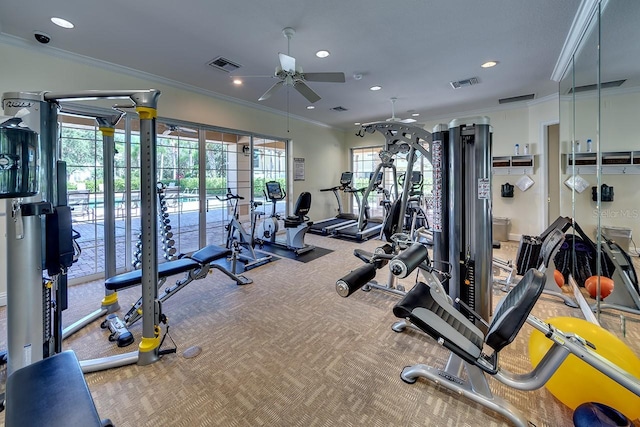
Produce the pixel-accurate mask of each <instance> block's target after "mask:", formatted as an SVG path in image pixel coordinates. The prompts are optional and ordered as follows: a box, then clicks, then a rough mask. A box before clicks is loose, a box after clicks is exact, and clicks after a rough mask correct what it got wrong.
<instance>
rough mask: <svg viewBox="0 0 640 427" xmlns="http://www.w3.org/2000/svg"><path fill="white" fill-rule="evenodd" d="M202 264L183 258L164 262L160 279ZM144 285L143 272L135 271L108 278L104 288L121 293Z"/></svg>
mask: <svg viewBox="0 0 640 427" xmlns="http://www.w3.org/2000/svg"><path fill="white" fill-rule="evenodd" d="M199 266H200V264H198V263H197V262H196V261H194V260H192V259H191V258H181V259H177V260H175V261H168V262H163V263H162V264H159V265H158V277H169V276H173V275H174V274H180V273H184V272H185V271H189V270H192V269H194V268H198V267H199ZM140 283H142V270H133V271H129V272H127V273H123V274H118V275H117V276H113V277H110V278H108V279H107V280H106V281H105V282H104V287H105V288H107V289H109V290H110V291H119V290H121V289H125V288H129V287H131V286H135V285H139V284H140Z"/></svg>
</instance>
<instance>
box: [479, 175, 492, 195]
mask: <svg viewBox="0 0 640 427" xmlns="http://www.w3.org/2000/svg"><path fill="white" fill-rule="evenodd" d="M489 198H491V181H489V178H478V199H487V200H488V199H489Z"/></svg>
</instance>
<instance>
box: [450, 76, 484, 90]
mask: <svg viewBox="0 0 640 427" xmlns="http://www.w3.org/2000/svg"><path fill="white" fill-rule="evenodd" d="M478 83H480V82H479V81H478V78H477V77H471V78H469V79H464V80H458V81H457V82H449V84H450V85H451V87H452V88H454V89H460V88H461V87H467V86H473V85H477V84H478Z"/></svg>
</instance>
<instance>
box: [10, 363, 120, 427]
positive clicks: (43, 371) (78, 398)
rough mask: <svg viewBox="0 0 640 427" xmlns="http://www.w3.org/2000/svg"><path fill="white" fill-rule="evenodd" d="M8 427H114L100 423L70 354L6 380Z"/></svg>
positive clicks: (21, 370) (101, 421)
mask: <svg viewBox="0 0 640 427" xmlns="http://www.w3.org/2000/svg"><path fill="white" fill-rule="evenodd" d="M6 411H7V412H6V417H5V422H6V426H7V427H24V426H50V427H92V426H93V427H113V424H111V421H109V420H101V419H100V417H99V416H98V411H96V407H95V404H94V403H93V398H92V397H91V392H90V391H89V388H88V387H87V383H86V381H85V379H84V376H83V374H82V369H81V368H80V363H79V362H78V359H77V358H76V355H75V353H74V352H72V351H65V352H62V353H58V354H56V355H54V356H51V357H48V358H46V359H43V360H40V361H38V362H35V363H33V364H31V365H27V366H25V367H24V368H21V369H18V370H17V371H15V372H14V373H12V374H11V375H10V376H9V378H8V379H7V406H6Z"/></svg>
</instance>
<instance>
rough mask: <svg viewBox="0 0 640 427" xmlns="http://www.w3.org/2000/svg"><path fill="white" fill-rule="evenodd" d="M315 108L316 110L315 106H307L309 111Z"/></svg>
mask: <svg viewBox="0 0 640 427" xmlns="http://www.w3.org/2000/svg"><path fill="white" fill-rule="evenodd" d="M314 108H316V107H315V106H314V105H307V110H313V109H314Z"/></svg>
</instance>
